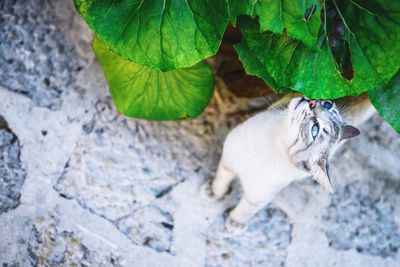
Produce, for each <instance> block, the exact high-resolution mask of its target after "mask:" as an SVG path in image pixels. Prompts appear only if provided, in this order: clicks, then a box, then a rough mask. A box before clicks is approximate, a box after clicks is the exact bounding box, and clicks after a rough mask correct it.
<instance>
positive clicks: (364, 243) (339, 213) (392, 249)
mask: <svg viewBox="0 0 400 267" xmlns="http://www.w3.org/2000/svg"><path fill="white" fill-rule="evenodd" d="M375 179H380V178H379V177H375ZM383 188H385V187H383ZM374 190H378V191H379V190H382V188H379V186H374ZM385 190H386V189H384V191H385ZM397 191H398V190H397ZM361 192H368V191H367V190H366V189H365V188H363V187H362V186H361V185H359V184H357V183H356V184H351V185H346V186H345V187H342V188H339V189H338V190H337V191H336V192H335V195H333V197H332V200H331V204H330V205H329V207H328V210H327V213H326V215H325V216H324V220H325V221H326V222H327V226H326V231H325V233H326V237H327V238H328V240H329V246H330V247H332V248H333V249H336V250H350V249H353V250H356V251H357V252H358V253H362V254H369V255H374V256H380V257H382V258H386V257H389V256H394V255H396V254H397V252H398V250H399V248H400V233H399V227H398V225H396V223H395V221H394V218H393V212H392V210H391V207H390V205H389V204H388V203H380V202H381V201H382V199H381V197H380V196H376V197H375V198H373V196H372V195H373V194H362V193H361ZM398 193H399V192H397V195H398ZM376 194H377V195H379V193H376Z"/></svg>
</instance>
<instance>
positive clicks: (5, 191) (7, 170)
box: [0, 116, 26, 214]
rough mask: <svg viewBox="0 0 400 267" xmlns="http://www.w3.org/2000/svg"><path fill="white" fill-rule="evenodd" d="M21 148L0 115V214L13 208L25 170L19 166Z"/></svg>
mask: <svg viewBox="0 0 400 267" xmlns="http://www.w3.org/2000/svg"><path fill="white" fill-rule="evenodd" d="M20 153H21V148H20V144H19V141H18V138H17V136H16V135H15V134H14V133H13V132H12V131H11V129H10V128H9V127H8V125H7V122H6V121H5V120H4V118H3V117H2V116H0V214H1V213H3V212H7V211H9V210H11V209H15V208H16V207H17V206H18V205H19V203H20V201H19V199H20V197H21V194H20V191H21V188H22V185H23V184H24V182H25V178H26V172H25V170H24V169H23V167H22V166H21V160H20Z"/></svg>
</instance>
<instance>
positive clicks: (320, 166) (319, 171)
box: [311, 159, 333, 194]
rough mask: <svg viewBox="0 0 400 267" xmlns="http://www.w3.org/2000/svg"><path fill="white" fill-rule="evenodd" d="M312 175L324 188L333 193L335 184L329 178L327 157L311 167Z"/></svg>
mask: <svg viewBox="0 0 400 267" xmlns="http://www.w3.org/2000/svg"><path fill="white" fill-rule="evenodd" d="M311 175H312V177H313V178H314V180H316V181H317V182H318V183H319V184H320V185H322V187H323V188H325V189H326V190H327V191H328V192H329V193H331V194H333V186H332V183H331V179H330V178H329V174H328V168H327V163H326V159H321V160H319V161H318V162H316V164H315V165H314V166H313V168H312V169H311Z"/></svg>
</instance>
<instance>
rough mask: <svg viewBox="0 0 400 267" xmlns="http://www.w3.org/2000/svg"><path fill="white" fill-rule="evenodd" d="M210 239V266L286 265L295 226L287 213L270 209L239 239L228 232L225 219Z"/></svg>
mask: <svg viewBox="0 0 400 267" xmlns="http://www.w3.org/2000/svg"><path fill="white" fill-rule="evenodd" d="M207 236H208V237H207V258H206V266H210V267H211V266H265V267H268V266H271V267H275V266H284V265H285V261H286V248H287V247H288V246H289V245H290V243H291V241H292V223H291V222H290V221H289V218H288V216H287V214H286V213H285V212H284V211H282V210H281V209H277V208H270V207H268V208H266V209H264V210H262V211H260V212H259V213H258V214H257V215H256V216H255V217H254V218H253V219H252V220H251V221H250V223H249V225H248V228H247V230H246V232H244V233H243V234H241V235H239V236H237V235H232V234H230V233H228V232H226V230H225V228H224V224H223V220H222V219H220V220H219V221H217V222H216V223H215V224H214V225H213V226H211V228H210V230H209V232H208V235H207Z"/></svg>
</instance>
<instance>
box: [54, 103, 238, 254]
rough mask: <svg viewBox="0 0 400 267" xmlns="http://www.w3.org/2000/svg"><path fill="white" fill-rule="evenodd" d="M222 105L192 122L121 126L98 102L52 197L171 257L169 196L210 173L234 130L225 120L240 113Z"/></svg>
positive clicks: (214, 105) (109, 106) (231, 105)
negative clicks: (72, 203)
mask: <svg viewBox="0 0 400 267" xmlns="http://www.w3.org/2000/svg"><path fill="white" fill-rule="evenodd" d="M224 101H225V103H224V106H223V107H221V106H219V105H218V102H217V101H216V100H215V99H214V100H213V101H212V102H211V104H210V106H209V107H208V108H207V109H206V111H205V112H204V113H203V114H202V115H201V116H200V117H199V118H198V119H196V120H187V121H180V122H151V121H144V120H134V119H127V118H125V117H123V116H121V115H119V114H118V113H117V112H116V110H115V108H114V105H113V104H112V100H111V98H110V97H106V98H104V99H100V100H99V101H98V102H97V103H96V104H95V108H94V117H93V119H92V120H91V121H90V122H89V123H88V124H84V125H83V126H82V133H83V134H82V138H81V140H80V141H79V142H78V144H77V146H76V149H75V151H74V152H73V154H72V156H71V158H70V160H69V161H68V164H67V165H66V167H65V169H64V171H63V174H62V175H61V177H60V178H59V179H58V181H57V183H56V184H55V185H54V189H55V190H56V191H57V192H58V193H59V194H60V195H62V196H65V197H66V198H69V199H74V200H76V201H77V202H78V203H79V204H80V205H81V206H82V207H84V208H85V209H88V210H90V211H91V212H93V213H95V214H97V215H99V216H101V217H103V218H105V219H107V220H109V221H110V222H112V223H113V224H114V225H115V226H116V227H117V228H118V229H119V230H120V231H121V232H122V233H123V234H124V235H125V236H127V237H128V238H129V239H130V240H131V241H132V242H133V243H135V244H138V245H143V246H148V247H150V248H152V249H154V250H155V251H157V252H167V253H171V254H173V253H174V252H173V251H172V249H171V248H172V247H173V246H172V242H173V238H172V232H173V227H174V219H173V217H174V211H175V207H176V203H174V201H173V200H172V199H171V197H170V192H171V191H173V190H174V188H175V187H176V186H178V185H179V184H180V183H182V182H184V181H186V180H187V179H199V180H203V179H206V178H208V177H209V176H210V175H211V174H212V173H213V170H214V169H215V168H216V162H217V161H218V157H219V153H220V148H221V142H222V139H223V136H224V135H225V134H226V132H227V131H228V129H229V128H230V126H229V125H230V124H232V123H237V121H235V120H236V119H237V118H236V117H235V116H228V115H227V114H228V112H229V111H232V110H235V109H236V108H237V106H240V105H238V103H237V102H234V101H236V100H233V99H225V100H224ZM242 106H244V105H243V104H242Z"/></svg>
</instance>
